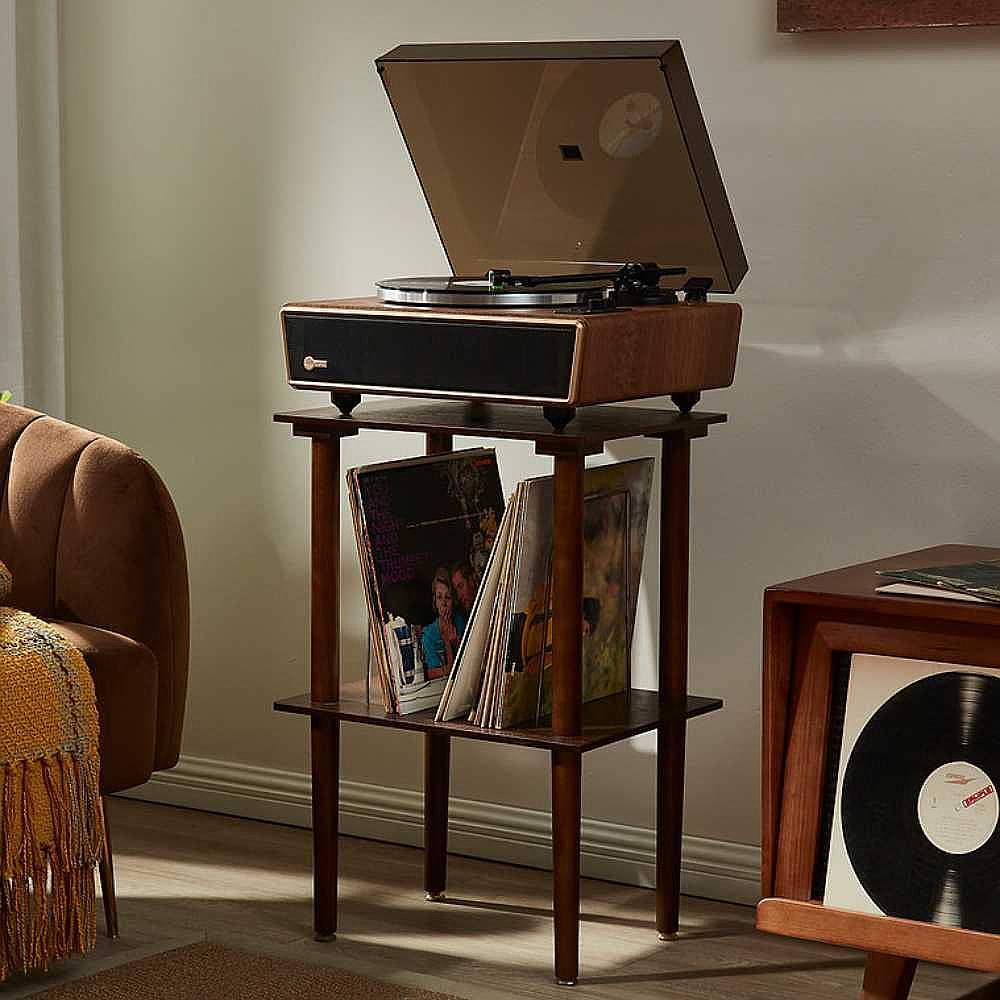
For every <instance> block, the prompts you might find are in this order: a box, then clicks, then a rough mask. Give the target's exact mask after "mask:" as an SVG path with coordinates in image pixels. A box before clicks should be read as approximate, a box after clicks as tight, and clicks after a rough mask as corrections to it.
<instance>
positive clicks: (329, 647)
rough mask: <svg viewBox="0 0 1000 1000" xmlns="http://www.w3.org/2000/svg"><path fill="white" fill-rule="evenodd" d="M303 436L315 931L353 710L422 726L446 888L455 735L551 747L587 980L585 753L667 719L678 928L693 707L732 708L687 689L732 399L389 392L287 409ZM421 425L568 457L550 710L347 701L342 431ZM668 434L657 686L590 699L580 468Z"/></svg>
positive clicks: (333, 915)
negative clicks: (578, 403)
mask: <svg viewBox="0 0 1000 1000" xmlns="http://www.w3.org/2000/svg"><path fill="white" fill-rule="evenodd" d="M274 419H275V420H276V421H278V422H281V423H287V424H290V425H291V427H292V433H293V434H295V435H296V436H300V437H306V438H311V439H312V615H311V681H312V682H311V687H310V691H309V692H308V693H307V694H304V695H300V696H298V697H294V698H288V699H284V700H282V701H278V702H276V703H275V708H276V709H277V710H278V711H282V712H291V713H295V714H300V715H306V716H308V717H309V719H310V724H311V732H312V796H313V844H314V925H315V934H316V937H317V938H318V939H325V940H329V939H331V938H333V937H334V936H335V933H336V930H337V811H338V777H339V748H340V723H341V722H353V723H362V724H368V725H376V726H384V727H389V728H394V729H404V730H411V731H416V732H422V733H423V734H424V764H425V770H424V834H425V835H424V850H425V863H424V889H425V892H426V896H427V898H428V900H439V899H442V898H443V897H444V893H445V876H446V868H447V836H448V784H449V765H450V754H451V739H452V737H467V738H471V739H480V740H489V741H493V742H496V743H505V744H507V745H512V746H523V747H534V748H539V749H543V750H547V751H549V753H550V757H551V780H552V843H553V869H554V871H553V901H554V907H553V909H554V918H555V976H556V979H557V980H558V982H559V983H561V984H564V985H571V984H573V983H575V982H576V979H577V975H578V967H579V954H578V953H579V920H580V915H579V914H580V821H581V804H580V803H581V763H582V757H583V754H584V753H586V752H587V751H589V750H594V749H596V748H598V747H602V746H608V745H610V744H612V743H616V742H618V741H620V740H625V739H629V738H630V737H632V736H636V735H638V734H640V733H645V732H655V733H656V734H657V751H658V753H657V771H656V793H657V799H656V801H657V805H656V823H657V827H656V926H657V930H658V931H659V934H660V938H661V939H662V940H667V939H669V938H672V937H673V936H675V935H676V933H677V930H678V909H679V895H680V860H681V829H682V806H683V794H684V747H685V737H686V724H687V720H688V719H690V718H693V717H695V716H698V715H704V714H706V713H708V712H712V711H715V710H717V709H719V708H721V707H722V702H721V701H720V700H719V699H717V698H703V697H697V696H693V695H689V694H688V693H687V658H688V650H687V631H688V523H689V482H690V478H689V477H690V443H691V441H692V440H693V439H696V438H701V437H705V436H706V435H707V434H708V431H709V428H710V427H711V426H712V425H713V424H718V423H722V422H724V421H725V419H726V417H725V415H724V414H720V413H704V412H700V411H699V412H696V413H694V414H683V413H680V412H677V411H675V410H669V409H651V408H647V407H634V406H621V405H607V406H592V407H585V408H583V409H582V410H581V411H579V412H578V413H577V415H576V418H575V419H574V420H573V421H572V423H571V424H570V425H569V427H568V428H567V429H566V430H563V431H556V430H554V429H553V427H552V426H551V425H550V423H549V422H548V421H547V420H546V419H545V417H544V415H543V413H542V409H541V408H540V407H529V406H515V405H504V404H501V405H495V404H492V405H488V404H482V403H466V402H456V401H446V402H441V401H438V402H425V401H424V402H414V401H392V402H379V403H371V404H366V405H364V406H362V407H361V408H359V409H358V410H357V411H355V413H354V415H353V416H345V415H343V414H342V413H341V412H340V411H339V410H338V409H337V408H334V407H324V408H321V409H314V410H304V411H299V412H293V413H278V414H276V415H275V418H274ZM369 429H372V430H395V431H408V432H411V433H417V434H421V435H423V436H424V437H425V441H426V451H427V452H428V453H442V452H447V451H451V450H452V444H453V440H454V437H455V436H474V437H479V438H483V437H485V438H500V439H514V440H521V441H527V442H533V443H534V446H535V451H536V453H537V454H541V455H548V456H552V457H553V459H554V465H555V482H554V489H555V523H554V526H553V528H554V531H553V548H554V553H553V560H554V581H553V591H554V593H553V710H552V718H551V721H550V722H549V723H548V724H547V725H543V726H540V727H532V728H520V729H502V730H497V729H481V728H479V727H478V726H473V725H469V724H467V723H463V722H435V721H434V710H433V709H431V710H429V711H424V712H416V713H414V714H411V715H391V714H387V713H386V712H385V711H384V709H383V708H382V706H381V705H380V704H378V705H372V704H365V703H360V702H350V701H347V700H341V685H340V660H339V657H340V652H339V631H340V602H339V598H340V580H339V573H338V566H339V563H340V482H341V475H342V470H341V441H342V439H343V438H346V437H350V436H352V435H355V434H357V433H358V431H360V430H369ZM638 436H644V437H650V438H656V439H659V440H660V442H661V448H662V452H661V465H660V475H661V479H660V488H661V493H660V496H661V505H660V525H659V527H660V609H659V610H660V631H659V635H660V642H659V662H658V676H659V690H658V691H645V690H638V689H633V690H632V691H631V693H630V696H629V697H628V698H626V697H625V696H623V695H616V696H612V697H609V698H604V699H601V700H600V701H596V702H591V703H588V704H583V702H582V693H581V662H582V635H581V630H580V607H581V605H582V600H583V500H584V493H583V473H584V465H585V458H586V456H588V455H598V454H601V453H602V452H603V451H604V447H605V445H606V444H607V443H608V442H610V441H616V440H622V439H625V438H630V437H638Z"/></svg>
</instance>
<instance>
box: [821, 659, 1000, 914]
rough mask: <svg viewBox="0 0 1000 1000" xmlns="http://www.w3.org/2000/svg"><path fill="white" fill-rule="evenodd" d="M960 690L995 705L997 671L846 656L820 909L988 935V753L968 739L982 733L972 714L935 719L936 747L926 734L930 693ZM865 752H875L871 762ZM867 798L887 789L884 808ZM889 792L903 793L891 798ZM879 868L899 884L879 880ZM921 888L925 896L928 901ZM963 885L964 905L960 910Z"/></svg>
mask: <svg viewBox="0 0 1000 1000" xmlns="http://www.w3.org/2000/svg"><path fill="white" fill-rule="evenodd" d="M962 678H966V680H965V681H963V680H962ZM980 679H981V680H980ZM963 683H964V684H965V686H970V685H971V686H972V687H974V688H984V689H987V690H989V692H990V701H991V703H994V702H996V701H997V699H998V698H1000V690H997V689H1000V671H998V670H994V669H990V668H986V667H975V666H958V665H954V664H948V663H937V662H932V661H927V660H912V659H905V658H901V657H890V656H877V655H872V654H854V656H853V657H852V661H851V670H850V680H849V683H848V692H847V704H846V709H845V715H844V729H843V735H842V742H841V752H840V761H839V766H838V769H837V786H836V804H835V808H834V813H833V826H832V832H831V837H830V850H829V856H828V858H827V877H826V889H825V893H824V897H823V902H824V903H825V904H826V905H828V906H833V907H837V908H840V909H846V910H853V911H857V912H861V913H871V914H883V915H889V916H900V917H904V918H908V919H920V920H925V921H927V922H932V923H939V924H944V925H948V926H961V927H967V928H970V929H979V930H992V929H993V927H992V926H989V925H990V924H991V922H992V921H993V920H997V921H1000V912H998V913H997V914H996V915H995V917H991V916H990V912H991V911H992V909H993V908H992V905H990V904H987V903H985V902H984V900H988V899H989V898H991V894H992V893H993V891H994V890H993V888H992V887H993V885H994V884H995V871H994V870H993V868H994V861H993V860H991V859H993V858H994V857H995V855H996V853H997V851H998V850H1000V828H998V827H1000V814H998V801H997V799H998V796H997V793H996V785H995V782H996V780H997V779H998V778H1000V753H998V752H997V743H995V742H991V741H986V742H985V743H984V741H983V739H982V738H977V737H976V735H975V734H976V732H977V731H978V732H979V733H982V732H983V731H985V730H990V729H992V728H993V727H992V726H991V725H990V724H989V720H984V719H983V718H980V717H976V712H975V710H974V709H973V710H971V711H970V710H964V711H961V712H958V713H957V714H956V717H955V718H954V720H951V719H950V718H949V719H948V720H946V721H945V723H944V730H945V732H948V733H951V734H953V735H952V736H949V737H947V738H944V739H942V738H941V734H940V730H937V731H932V729H931V727H930V726H927V725H926V723H927V722H928V721H932V722H934V723H935V724H937V723H938V722H940V720H941V716H944V715H947V706H946V705H945V704H944V703H943V701H942V700H941V699H940V698H938V697H936V696H935V690H936V689H943V690H946V691H947V690H952V689H954V688H956V686H960V685H962V684H963ZM994 683H995V684H996V685H997V689H994ZM928 696H929V697H928ZM904 704H907V705H909V706H910V707H911V708H912V707H913V706H914V705H916V706H918V710H917V711H916V712H913V713H911V714H910V715H909V716H908V717H906V718H902V717H901V716H900V713H899V711H898V709H899V707H900V706H901V705H904ZM978 714H979V715H981V714H982V713H978ZM922 723H924V724H922ZM984 747H985V748H986V749H985V750H984ZM872 748H881V749H880V750H879V752H877V753H874V754H873V753H872ZM861 755H864V756H863V759H859V757H861ZM967 758H975V759H967ZM911 761H912V762H919V763H913V764H911V763H910V762H911ZM850 768H853V769H854V770H855V774H854V775H853V776H851V775H848V770H849V769H850ZM876 789H888V790H889V791H888V793H887V794H886V795H885V798H884V800H880V799H879V798H878V794H877V793H876V791H875V790H876ZM896 789H905V791H901V792H900V793H899V794H898V796H897V795H896V794H895V790H896ZM859 791H860V794H859ZM859 804H862V806H863V808H862V810H861V811H860V812H859V809H858V806H859ZM953 814H954V815H953ZM851 844H853V845H854V846H853V849H852V847H851ZM859 845H860V846H859ZM953 869H957V870H958V873H957V874H956V872H955V871H954V870H953ZM889 870H892V871H897V870H898V871H899V872H900V873H903V874H904V875H905V877H903V876H902V875H901V876H899V877H895V876H894V877H892V878H888V879H887V877H886V872H887V871H889ZM980 876H981V877H980ZM866 885H867V886H868V888H866ZM930 885H936V886H937V888H936V889H935V890H934V892H932V893H931V894H930V896H928V894H927V889H928V886H930ZM963 886H964V887H965V889H963ZM969 886H971V887H972V889H973V892H974V894H975V897H976V898H975V899H965V900H963V898H962V896H963V894H965V895H969V893H968V891H967V890H968V887H969ZM869 890H871V891H869ZM873 894H874V895H876V896H880V897H881V901H882V903H883V904H884V906H880V905H879V902H878V901H876V899H874V898H873ZM921 900H924V901H921ZM887 901H888V902H887ZM984 914H985V916H984ZM970 915H971V916H970ZM974 924H976V925H977V926H973V925H974Z"/></svg>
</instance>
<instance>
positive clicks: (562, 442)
mask: <svg viewBox="0 0 1000 1000" xmlns="http://www.w3.org/2000/svg"><path fill="white" fill-rule="evenodd" d="M274 419H275V421H276V422H277V423H285V424H291V425H292V426H293V428H294V429H295V430H296V431H298V432H300V433H313V434H322V433H328V434H350V433H353V432H355V431H359V430H390V431H412V432H417V433H422V434H455V435H459V436H461V435H466V436H470V437H488V438H508V439H513V440H519V441H534V442H535V443H536V444H537V445H538V446H539V447H540V448H543V449H544V448H550V449H554V450H564V449H575V450H579V451H584V452H593V451H599V450H601V449H602V448H603V446H604V443H605V442H606V441H616V440H621V439H622V438H630V437H659V436H662V435H664V434H684V435H686V436H687V437H691V438H698V437H704V436H705V435H706V434H708V429H709V427H710V426H711V425H712V424H721V423H724V422H725V421H726V419H727V418H726V415H725V414H724V413H709V412H702V411H700V410H696V411H694V412H693V413H689V414H686V415H685V414H683V413H681V412H680V411H678V410H675V409H672V408H670V407H666V406H665V407H663V408H661V409H653V408H652V407H648V406H626V405H622V404H609V405H604V404H602V405H599V406H583V407H580V408H579V409H578V410H577V411H576V416H575V417H574V418H573V419H572V421H570V423H569V425H568V426H567V427H566V428H565V429H564V430H562V431H555V430H553V428H552V425H551V424H550V423H549V422H548V421H547V420H546V419H545V415H544V414H543V412H542V407H541V406H522V405H516V404H512V403H468V402H464V401H453V400H431V401H413V400H390V401H378V402H365V403H362V404H361V405H360V406H359V407H358V408H357V409H356V410H355V411H354V412H353V413H352V414H351V415H350V416H349V417H345V416H344V415H343V414H342V413H341V412H340V411H339V410H338V409H337V408H336V407H335V406H322V407H318V408H316V409H311V410H294V411H291V412H287V413H276V414H275V415H274Z"/></svg>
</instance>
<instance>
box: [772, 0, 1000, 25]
mask: <svg viewBox="0 0 1000 1000" xmlns="http://www.w3.org/2000/svg"><path fill="white" fill-rule="evenodd" d="M989 24H996V25H1000V0H778V31H783V32H799V31H847V30H852V29H859V28H918V27H955V26H972V25H989Z"/></svg>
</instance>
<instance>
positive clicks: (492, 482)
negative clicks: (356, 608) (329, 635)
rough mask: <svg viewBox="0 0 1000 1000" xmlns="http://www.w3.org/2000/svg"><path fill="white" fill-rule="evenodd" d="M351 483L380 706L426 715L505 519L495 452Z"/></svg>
mask: <svg viewBox="0 0 1000 1000" xmlns="http://www.w3.org/2000/svg"><path fill="white" fill-rule="evenodd" d="M348 482H349V492H350V493H351V495H352V509H353V510H354V514H355V528H356V533H357V540H358V550H359V555H360V558H361V562H362V577H363V580H364V583H365V590H366V597H367V600H368V605H369V614H370V615H371V618H372V638H373V643H372V646H373V654H374V657H375V659H376V660H377V661H378V668H379V674H380V681H381V684H382V689H383V700H384V701H385V702H386V708H387V709H388V710H390V711H396V712H400V713H406V712H413V711H419V710H420V709H422V708H433V707H435V706H436V705H437V703H438V700H439V698H440V695H441V691H442V690H443V688H444V682H445V679H446V678H447V676H448V673H449V671H450V670H451V667H452V665H453V663H454V661H455V657H456V655H457V653H458V647H459V644H460V643H461V641H462V636H463V634H464V632H465V628H466V625H467V623H468V620H469V615H470V613H471V609H472V606H473V603H474V601H475V598H476V592H477V590H478V588H479V585H480V582H481V580H482V576H483V572H484V570H485V568H486V564H487V562H488V560H489V555H490V550H491V548H492V546H493V543H494V540H495V538H496V534H497V528H498V526H499V523H500V520H501V518H502V516H503V510H504V499H503V491H502V488H501V485H500V475H499V470H498V468H497V460H496V453H495V452H494V451H493V450H492V449H474V450H468V451H459V452H449V453H447V454H443V455H430V456H425V457H422V458H418V459H411V460H404V461H398V462H387V463H381V464H378V465H369V466H365V467H363V468H359V469H353V470H351V472H350V473H349V476H348Z"/></svg>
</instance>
